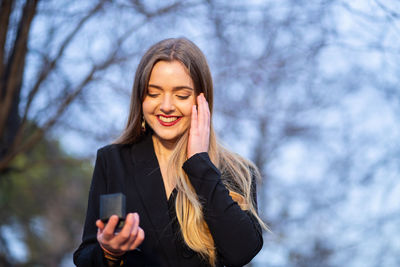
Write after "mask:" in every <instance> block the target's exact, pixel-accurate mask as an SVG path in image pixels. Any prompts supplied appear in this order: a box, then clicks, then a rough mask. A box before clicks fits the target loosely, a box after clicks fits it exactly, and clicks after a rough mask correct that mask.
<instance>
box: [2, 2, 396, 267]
mask: <svg viewBox="0 0 400 267" xmlns="http://www.w3.org/2000/svg"><path fill="white" fill-rule="evenodd" d="M0 7H1V9H0V206H1V207H0V215H1V218H2V220H1V221H0V265H1V266H71V264H72V252H73V250H74V249H75V248H76V247H77V246H78V245H79V242H80V237H81V231H82V227H83V220H84V216H85V209H86V202H87V193H88V187H89V183H90V179H91V173H92V168H93V159H94V156H95V153H96V150H97V148H99V147H101V146H103V145H105V144H108V143H110V142H111V141H112V140H113V139H114V138H115V137H117V136H118V135H119V133H120V132H121V129H122V128H123V126H124V123H125V119H126V116H127V112H128V107H129V96H130V89H131V86H132V82H133V75H134V72H135V68H136V66H137V64H138V60H139V59H140V57H141V56H142V54H143V53H144V51H145V50H146V49H147V48H148V47H149V46H150V45H152V44H153V43H155V42H157V41H159V40H161V39H164V38H168V37H180V36H186V37H187V38H189V39H191V40H192V41H194V42H195V43H196V44H197V45H198V46H199V47H200V48H201V49H202V50H203V51H204V53H205V54H206V56H207V58H208V61H209V63H210V66H211V70H212V74H213V78H214V84H215V104H214V114H213V121H214V125H215V128H216V130H217V132H218V134H219V137H220V138H221V140H222V141H223V142H224V143H225V144H226V145H227V146H228V147H229V148H231V149H233V150H234V151H237V152H238V153H240V154H242V155H244V156H246V157H248V158H250V159H252V160H253V161H254V162H255V163H256V164H257V166H258V167H259V168H260V170H261V172H262V174H263V178H264V180H263V182H262V184H261V185H260V186H259V192H258V193H259V194H258V197H259V209H260V210H259V211H260V213H261V215H262V217H263V218H264V219H265V221H266V222H267V223H268V224H269V225H270V227H271V229H272V233H265V236H264V237H265V242H264V248H263V250H262V251H261V253H260V254H259V255H258V256H257V257H256V258H255V259H254V260H253V262H252V263H251V264H249V265H251V266H307V267H308V266H363V267H364V266H367V267H368V266H400V257H399V255H400V241H399V239H398V236H399V235H400V230H399V227H398V225H399V223H400V197H399V196H400V183H399V176H400V175H399V168H400V165H399V162H400V161H399V158H400V146H399V142H398V140H399V139H400V117H399V114H400V89H399V86H398V85H399V84H400V81H399V79H400V65H399V62H400V58H399V55H400V50H399V47H398V45H397V44H398V43H400V42H399V39H400V38H399V37H400V23H399V21H400V3H399V2H398V1H389V0H368V1H344V0H315V1H299V0H282V1H273V0H264V1H256V0H252V1H239V0H238V1H236V0H233V1H222V0H188V1H177V0H175V1H173V0H166V1H155V0H148V1H141V0H114V1H112V0H91V1H86V0H84V1H56V0H1V1H0Z"/></svg>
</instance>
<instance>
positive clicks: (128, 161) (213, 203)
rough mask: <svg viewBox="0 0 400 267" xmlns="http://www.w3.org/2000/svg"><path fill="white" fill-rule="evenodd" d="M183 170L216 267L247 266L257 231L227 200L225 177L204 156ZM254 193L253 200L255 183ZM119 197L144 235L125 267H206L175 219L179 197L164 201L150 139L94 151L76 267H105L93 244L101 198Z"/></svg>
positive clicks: (254, 250)
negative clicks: (200, 207)
mask: <svg viewBox="0 0 400 267" xmlns="http://www.w3.org/2000/svg"><path fill="white" fill-rule="evenodd" d="M182 168H183V170H184V171H185V172H186V174H187V175H188V177H189V180H190V182H191V184H192V185H193V187H194V189H195V191H196V193H197V195H198V197H199V199H200V201H201V203H202V205H203V213H204V218H205V220H206V222H207V225H208V227H209V229H210V232H211V234H212V236H213V239H214V243H215V246H216V249H217V257H218V264H217V266H243V265H245V264H247V263H248V262H249V261H251V259H252V258H253V257H254V256H255V255H256V254H257V253H258V252H259V251H260V249H261V247H262V244H263V240H262V233H261V227H260V225H259V224H258V223H257V221H256V220H255V218H254V217H253V216H252V215H251V214H250V213H248V212H246V211H243V210H241V209H240V207H239V206H238V204H237V203H236V202H235V201H233V200H232V198H231V197H230V196H229V191H228V190H227V189H226V187H225V186H224V185H223V183H222V181H221V179H224V177H221V173H220V172H219V170H218V169H217V168H216V167H215V166H214V164H213V163H212V162H211V160H210V159H209V157H208V154H207V153H199V154H196V155H194V156H192V157H191V158H190V159H188V160H187V161H186V162H185V163H184V165H183V167H182ZM253 188H254V194H253V196H254V197H255V200H256V194H255V183H254V185H253ZM117 192H122V193H124V194H125V195H126V208H127V213H129V212H137V213H138V214H139V216H140V227H141V228H142V229H143V230H144V232H145V239H144V241H143V243H142V244H141V245H140V246H139V248H138V249H136V250H134V251H129V252H127V253H125V255H124V256H123V260H124V266H162V267H164V266H165V267H167V266H169V267H179V266H182V267H186V266H193V267H197V266H198V267H200V266H209V264H208V263H207V262H206V261H204V260H202V259H201V257H200V256H199V255H198V253H196V252H194V251H192V250H191V249H190V248H189V247H188V246H187V245H186V244H185V243H184V242H183V238H182V235H181V233H180V228H179V224H178V222H177V219H176V213H175V199H176V194H177V191H176V189H174V190H173V191H172V193H171V196H170V198H169V199H167V197H166V194H165V188H164V183H163V180H162V176H161V171H160V168H159V165H158V161H157V157H156V155H155V152H154V147H153V142H152V138H151V135H147V136H146V137H144V139H143V140H142V141H141V142H139V143H136V144H133V145H109V146H106V147H103V148H101V149H99V150H98V152H97V159H96V164H95V169H94V172H93V179H92V183H91V187H90V192H89V201H88V210H87V214H86V221H85V227H84V232H83V238H82V243H81V245H80V246H79V248H78V249H77V250H76V251H75V253H74V263H75V264H76V265H77V266H88V267H90V266H105V261H104V257H103V252H102V249H101V247H100V245H99V244H98V242H97V238H96V234H97V227H96V225H95V222H96V220H97V219H98V218H99V197H100V195H101V194H110V193H117Z"/></svg>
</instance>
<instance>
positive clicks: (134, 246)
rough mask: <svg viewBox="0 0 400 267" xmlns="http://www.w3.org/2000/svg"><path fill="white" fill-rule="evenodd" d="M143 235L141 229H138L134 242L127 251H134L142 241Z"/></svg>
mask: <svg viewBox="0 0 400 267" xmlns="http://www.w3.org/2000/svg"><path fill="white" fill-rule="evenodd" d="M144 237H145V234H144V231H143V229H142V228H140V227H139V229H138V233H137V236H136V239H135V241H134V242H133V243H132V245H131V246H130V247H129V250H134V249H136V248H137V247H138V246H139V245H140V244H142V242H143V240H144Z"/></svg>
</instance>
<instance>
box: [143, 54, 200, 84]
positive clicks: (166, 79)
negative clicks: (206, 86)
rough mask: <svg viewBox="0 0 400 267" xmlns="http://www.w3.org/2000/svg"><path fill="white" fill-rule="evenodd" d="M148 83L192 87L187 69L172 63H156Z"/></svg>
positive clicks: (177, 63)
mask: <svg viewBox="0 0 400 267" xmlns="http://www.w3.org/2000/svg"><path fill="white" fill-rule="evenodd" d="M149 83H152V84H153V83H157V85H158V83H162V84H165V85H169V84H171V85H174V86H178V85H186V86H191V87H193V81H192V78H191V77H190V75H189V71H188V69H187V68H186V67H185V65H183V64H182V63H181V62H179V61H177V60H174V61H158V62H157V63H156V64H155V65H154V67H153V69H152V71H151V73H150V79H149Z"/></svg>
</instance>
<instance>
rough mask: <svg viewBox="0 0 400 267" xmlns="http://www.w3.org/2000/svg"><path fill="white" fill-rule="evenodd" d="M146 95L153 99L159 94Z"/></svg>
mask: <svg viewBox="0 0 400 267" xmlns="http://www.w3.org/2000/svg"><path fill="white" fill-rule="evenodd" d="M147 95H148V96H150V97H152V98H155V97H157V96H159V95H160V94H149V93H147Z"/></svg>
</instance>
